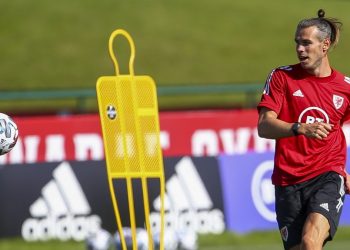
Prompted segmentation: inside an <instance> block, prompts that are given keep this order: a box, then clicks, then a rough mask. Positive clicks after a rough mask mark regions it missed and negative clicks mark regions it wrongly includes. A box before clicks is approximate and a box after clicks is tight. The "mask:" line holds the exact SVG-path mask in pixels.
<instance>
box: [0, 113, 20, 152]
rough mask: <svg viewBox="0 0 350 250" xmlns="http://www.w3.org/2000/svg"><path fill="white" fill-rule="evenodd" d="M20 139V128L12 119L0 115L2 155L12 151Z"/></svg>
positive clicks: (0, 147)
mask: <svg viewBox="0 0 350 250" xmlns="http://www.w3.org/2000/svg"><path fill="white" fill-rule="evenodd" d="M17 139H18V128H17V125H16V123H15V122H14V121H13V120H12V118H11V117H9V116H8V115H6V114H4V113H0V155H4V154H6V153H8V152H10V151H11V150H12V148H13V147H14V146H15V145H16V142H17Z"/></svg>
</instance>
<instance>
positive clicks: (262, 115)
mask: <svg viewBox="0 0 350 250" xmlns="http://www.w3.org/2000/svg"><path fill="white" fill-rule="evenodd" d="M277 117H278V115H277V114H276V112H274V111H272V110H270V109H268V108H265V107H262V108H261V109H260V112H259V120H258V134H259V136H260V137H263V138H267V139H280V138H283V137H289V136H295V135H294V133H293V131H292V126H293V124H294V123H289V122H285V121H282V120H280V119H278V118H277ZM332 126H333V125H331V124H327V123H323V122H315V123H311V124H306V123H301V125H300V127H299V128H298V130H297V132H298V134H299V135H304V136H306V137H308V138H313V139H320V140H322V139H323V138H326V137H327V135H328V134H329V132H330V131H331V130H332Z"/></svg>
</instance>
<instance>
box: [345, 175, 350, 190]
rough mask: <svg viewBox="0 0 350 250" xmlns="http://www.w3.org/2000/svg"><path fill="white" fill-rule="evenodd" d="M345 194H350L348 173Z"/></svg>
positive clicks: (349, 176)
mask: <svg viewBox="0 0 350 250" xmlns="http://www.w3.org/2000/svg"><path fill="white" fill-rule="evenodd" d="M345 193H346V194H350V175H349V174H348V173H346V178H345Z"/></svg>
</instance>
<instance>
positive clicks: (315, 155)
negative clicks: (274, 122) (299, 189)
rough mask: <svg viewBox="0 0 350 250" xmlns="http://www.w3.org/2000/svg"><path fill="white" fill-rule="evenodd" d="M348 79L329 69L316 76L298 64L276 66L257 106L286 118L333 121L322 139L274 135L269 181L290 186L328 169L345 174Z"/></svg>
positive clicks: (292, 120) (349, 101) (281, 118)
mask: <svg viewBox="0 0 350 250" xmlns="http://www.w3.org/2000/svg"><path fill="white" fill-rule="evenodd" d="M349 105H350V78H349V77H345V76H344V75H342V74H341V73H339V72H338V71H336V70H333V69H332V73H331V75H330V76H328V77H322V78H320V77H315V76H313V75H310V74H308V73H307V72H306V71H305V70H303V69H302V67H301V66H300V64H296V65H291V66H284V67H280V68H277V69H274V70H273V71H272V72H271V74H270V75H269V77H268V79H267V80H266V84H265V88H264V93H263V95H262V98H261V101H260V103H259V104H258V110H260V108H261V107H266V108H268V109H270V110H273V111H274V112H276V113H277V115H278V119H280V120H283V121H285V122H289V123H293V122H301V123H314V122H318V121H319V122H325V123H329V124H333V125H334V126H333V129H332V130H331V132H330V133H329V135H328V136H327V138H325V139H323V140H318V139H310V138H307V137H306V136H303V135H299V136H291V137H285V138H281V139H277V140H276V152H275V167H274V171H273V174H272V183H273V184H275V185H282V186H285V185H293V184H296V183H300V182H303V181H306V180H309V179H311V178H313V177H315V176H318V175H320V174H322V173H324V172H327V171H335V172H337V173H339V174H341V175H343V176H344V177H345V176H346V174H345V161H346V148H347V146H346V141H345V136H344V133H343V130H342V128H341V126H342V124H343V122H344V121H345V120H346V119H347V118H348V116H349V115H350V112H349V111H350V110H349V107H350V106H349Z"/></svg>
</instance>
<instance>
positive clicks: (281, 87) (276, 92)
mask: <svg viewBox="0 0 350 250" xmlns="http://www.w3.org/2000/svg"><path fill="white" fill-rule="evenodd" d="M284 79H285V78H284V77H283V71H282V70H279V69H274V70H273V71H272V72H271V73H270V74H269V76H268V77H267V79H266V82H265V87H264V92H263V94H262V96H261V101H260V102H259V104H258V106H257V108H258V111H260V109H261V108H262V107H266V108H268V109H271V110H272V111H274V112H276V114H277V115H278V114H279V113H280V111H281V108H282V104H283V101H284V98H285V80H284Z"/></svg>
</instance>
